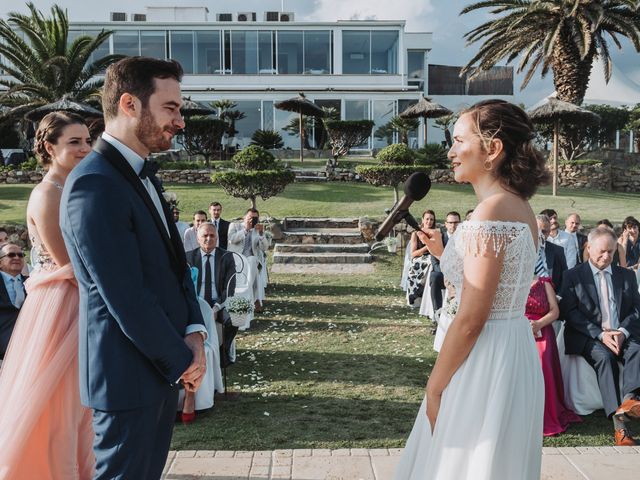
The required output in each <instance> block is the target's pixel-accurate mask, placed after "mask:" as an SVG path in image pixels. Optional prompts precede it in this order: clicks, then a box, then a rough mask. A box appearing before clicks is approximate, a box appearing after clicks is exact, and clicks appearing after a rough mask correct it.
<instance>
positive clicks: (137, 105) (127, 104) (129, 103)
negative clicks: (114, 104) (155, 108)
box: [118, 93, 142, 117]
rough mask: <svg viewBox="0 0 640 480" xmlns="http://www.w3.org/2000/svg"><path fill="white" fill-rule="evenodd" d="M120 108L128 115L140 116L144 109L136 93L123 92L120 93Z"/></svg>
mask: <svg viewBox="0 0 640 480" xmlns="http://www.w3.org/2000/svg"><path fill="white" fill-rule="evenodd" d="M118 110H120V111H121V112H122V113H124V114H125V115H126V116H127V117H138V116H140V111H141V110H142V103H141V102H140V100H139V99H138V97H136V96H135V95H131V94H130V93H123V94H122V95H120V100H119V101H118Z"/></svg>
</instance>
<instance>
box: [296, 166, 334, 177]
mask: <svg viewBox="0 0 640 480" xmlns="http://www.w3.org/2000/svg"><path fill="white" fill-rule="evenodd" d="M292 172H293V173H295V174H296V177H297V176H298V175H303V176H306V177H325V178H326V177H327V172H326V171H324V170H311V169H308V168H294V169H292Z"/></svg>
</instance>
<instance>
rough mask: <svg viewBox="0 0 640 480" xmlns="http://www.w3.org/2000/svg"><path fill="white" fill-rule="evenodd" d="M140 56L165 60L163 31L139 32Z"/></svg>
mask: <svg viewBox="0 0 640 480" xmlns="http://www.w3.org/2000/svg"><path fill="white" fill-rule="evenodd" d="M140 55H143V56H145V57H153V58H160V59H162V60H164V59H165V58H167V41H166V39H165V32H163V31H147V30H141V31H140Z"/></svg>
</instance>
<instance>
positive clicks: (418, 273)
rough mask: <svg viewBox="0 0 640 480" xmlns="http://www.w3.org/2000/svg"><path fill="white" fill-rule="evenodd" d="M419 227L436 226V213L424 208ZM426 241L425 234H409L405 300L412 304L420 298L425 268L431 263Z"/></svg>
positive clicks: (418, 232)
mask: <svg viewBox="0 0 640 480" xmlns="http://www.w3.org/2000/svg"><path fill="white" fill-rule="evenodd" d="M420 227H421V228H423V229H425V230H427V229H433V228H436V214H435V213H434V211H433V210H425V211H424V212H423V213H422V222H421V223H420ZM425 243H427V239H426V234H425V233H423V232H421V231H419V230H418V231H415V232H413V233H412V234H411V240H410V242H409V245H410V247H409V248H410V251H411V265H410V266H409V274H408V276H407V283H408V288H407V300H408V302H409V305H413V303H414V302H415V301H416V299H417V298H422V296H423V295H424V288H425V285H426V280H427V277H426V275H427V270H428V268H429V265H432V263H431V253H430V252H429V248H427V246H426V245H425Z"/></svg>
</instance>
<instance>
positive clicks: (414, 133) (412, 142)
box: [398, 100, 418, 148]
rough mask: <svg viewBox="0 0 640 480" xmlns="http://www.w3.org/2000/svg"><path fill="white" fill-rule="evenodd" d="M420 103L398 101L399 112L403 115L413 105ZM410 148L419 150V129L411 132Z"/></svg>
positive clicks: (415, 101)
mask: <svg viewBox="0 0 640 480" xmlns="http://www.w3.org/2000/svg"><path fill="white" fill-rule="evenodd" d="M416 103H418V101H417V100H398V112H399V113H402V112H404V111H405V110H406V109H407V108H409V107H410V106H411V105H415V104H416ZM409 147H410V148H418V129H417V128H416V129H415V130H411V131H410V132H409Z"/></svg>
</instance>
